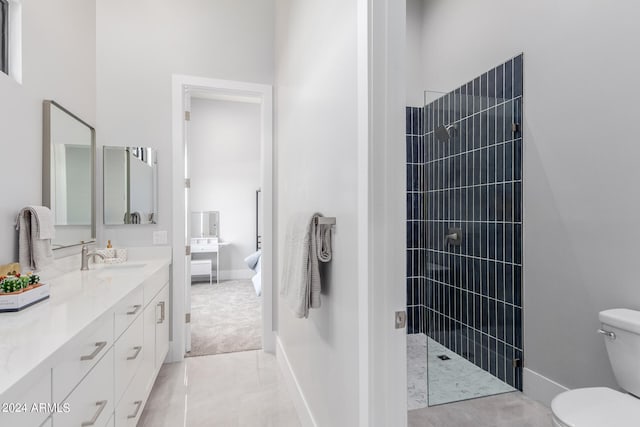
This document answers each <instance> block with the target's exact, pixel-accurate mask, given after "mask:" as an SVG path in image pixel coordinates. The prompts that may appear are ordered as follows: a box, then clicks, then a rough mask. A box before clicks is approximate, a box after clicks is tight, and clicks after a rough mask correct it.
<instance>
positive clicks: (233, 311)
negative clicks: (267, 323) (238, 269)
mask: <svg viewBox="0 0 640 427" xmlns="http://www.w3.org/2000/svg"><path fill="white" fill-rule="evenodd" d="M261 311H262V304H261V298H260V297H258V296H256V292H255V290H254V289H253V284H252V283H251V281H250V280H231V281H227V282H222V283H220V284H215V283H214V284H213V285H210V284H209V283H208V282H207V283H197V284H193V285H191V352H189V353H187V354H186V356H187V357H194V356H206V355H210V354H220V353H233V352H237V351H247V350H257V349H260V348H262V321H261V319H262V314H261Z"/></svg>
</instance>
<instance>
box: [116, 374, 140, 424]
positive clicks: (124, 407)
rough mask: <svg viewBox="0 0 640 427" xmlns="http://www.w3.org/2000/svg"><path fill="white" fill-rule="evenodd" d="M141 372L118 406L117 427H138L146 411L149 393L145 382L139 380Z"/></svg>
mask: <svg viewBox="0 0 640 427" xmlns="http://www.w3.org/2000/svg"><path fill="white" fill-rule="evenodd" d="M140 373H141V371H138V374H137V375H136V377H135V378H134V379H133V381H131V384H129V387H128V388H127V391H125V393H124V396H122V400H120V403H118V406H116V412H115V425H116V427H136V425H137V424H138V420H139V419H140V415H142V410H143V409H144V404H145V400H146V397H147V393H146V391H145V387H144V380H143V379H141V378H139V377H140Z"/></svg>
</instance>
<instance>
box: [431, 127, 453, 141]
mask: <svg viewBox="0 0 640 427" xmlns="http://www.w3.org/2000/svg"><path fill="white" fill-rule="evenodd" d="M455 130H456V125H440V126H438V127H437V128H436V130H435V134H436V138H437V139H439V140H440V141H448V140H449V139H451V137H452V136H453V132H454V131H455Z"/></svg>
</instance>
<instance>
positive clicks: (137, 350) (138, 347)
mask: <svg viewBox="0 0 640 427" xmlns="http://www.w3.org/2000/svg"><path fill="white" fill-rule="evenodd" d="M133 349H134V350H135V351H136V354H134V355H133V356H129V357H127V360H133V359H135V358H136V357H138V355H139V354H140V350H142V346H139V345H137V346H135V347H133Z"/></svg>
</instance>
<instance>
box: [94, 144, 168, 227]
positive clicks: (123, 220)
mask: <svg viewBox="0 0 640 427" xmlns="http://www.w3.org/2000/svg"><path fill="white" fill-rule="evenodd" d="M102 154H103V163H104V223H105V224H106V225H121V224H156V223H157V221H158V197H157V193H158V170H157V166H158V163H157V158H156V157H157V156H156V150H155V149H153V148H149V147H108V146H105V147H104V148H103V152H102Z"/></svg>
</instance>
